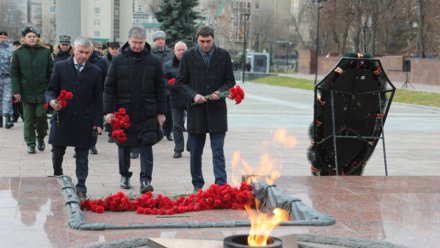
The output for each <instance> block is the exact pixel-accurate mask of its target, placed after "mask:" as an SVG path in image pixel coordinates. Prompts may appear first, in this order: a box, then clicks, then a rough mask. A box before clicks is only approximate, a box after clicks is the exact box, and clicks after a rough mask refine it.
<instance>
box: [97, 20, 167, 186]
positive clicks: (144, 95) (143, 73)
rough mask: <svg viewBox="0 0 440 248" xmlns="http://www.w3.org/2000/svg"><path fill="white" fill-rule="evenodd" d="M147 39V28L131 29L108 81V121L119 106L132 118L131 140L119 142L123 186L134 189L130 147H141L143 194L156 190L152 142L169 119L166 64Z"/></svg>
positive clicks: (129, 137)
mask: <svg viewBox="0 0 440 248" xmlns="http://www.w3.org/2000/svg"><path fill="white" fill-rule="evenodd" d="M145 40H146V31H145V28H143V27H141V26H133V27H132V28H131V29H130V30H129V32H128V42H127V43H125V45H123V46H122V49H121V53H120V54H119V55H117V56H116V57H114V58H113V60H112V63H111V64H110V68H109V70H108V73H107V77H106V80H105V84H104V113H105V114H106V116H105V119H106V122H107V123H110V122H111V120H112V118H113V113H114V112H115V111H117V110H118V109H119V108H125V109H126V111H127V114H128V116H129V117H130V124H131V126H130V128H128V129H126V130H124V132H125V133H126V135H127V141H125V142H122V143H118V158H119V174H120V175H121V182H120V187H121V188H123V189H130V188H131V183H130V178H131V176H132V174H133V173H132V172H131V171H130V148H133V147H139V150H140V155H141V156H140V160H141V161H140V162H141V173H140V175H139V180H140V184H141V186H140V192H141V194H143V193H145V192H148V191H153V186H152V185H151V180H152V174H153V149H152V145H154V144H155V143H156V142H157V141H158V140H159V138H162V137H163V134H161V135H159V136H161V137H159V138H158V132H157V131H158V130H160V129H159V128H160V127H162V125H163V123H164V122H165V115H164V114H165V111H166V95H165V85H164V83H163V73H162V64H161V62H160V60H159V58H158V57H156V56H155V55H153V54H152V53H151V47H150V45H149V44H148V43H147V42H145Z"/></svg>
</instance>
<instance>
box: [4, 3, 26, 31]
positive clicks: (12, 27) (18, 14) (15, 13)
mask: <svg viewBox="0 0 440 248" xmlns="http://www.w3.org/2000/svg"><path fill="white" fill-rule="evenodd" d="M23 21H24V14H23V11H22V10H20V9H19V8H17V6H16V5H15V3H14V2H13V1H4V0H0V28H2V29H5V30H6V31H7V32H8V34H9V38H11V39H19V38H20V33H21V29H22V28H23V24H22V23H23Z"/></svg>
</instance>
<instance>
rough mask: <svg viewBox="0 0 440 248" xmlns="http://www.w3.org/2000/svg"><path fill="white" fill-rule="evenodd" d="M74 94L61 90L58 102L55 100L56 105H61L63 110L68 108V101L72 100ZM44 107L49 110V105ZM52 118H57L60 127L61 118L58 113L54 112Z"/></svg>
mask: <svg viewBox="0 0 440 248" xmlns="http://www.w3.org/2000/svg"><path fill="white" fill-rule="evenodd" d="M72 98H73V93H72V92H70V91H67V90H61V92H60V94H59V95H58V98H57V100H55V103H56V104H59V105H60V106H61V108H65V107H67V103H68V101H70V100H72ZM43 107H44V108H45V109H47V108H49V106H48V104H44V105H43ZM52 118H55V120H56V122H57V126H60V116H59V114H58V111H54V112H53V114H52Z"/></svg>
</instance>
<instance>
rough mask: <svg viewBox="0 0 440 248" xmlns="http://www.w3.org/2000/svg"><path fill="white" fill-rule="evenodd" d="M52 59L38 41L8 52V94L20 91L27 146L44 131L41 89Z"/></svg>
mask: <svg viewBox="0 0 440 248" xmlns="http://www.w3.org/2000/svg"><path fill="white" fill-rule="evenodd" d="M52 66H53V60H52V57H51V54H50V50H49V49H47V48H44V47H42V46H41V45H39V44H36V45H35V46H33V47H31V46H28V45H26V44H23V45H22V46H21V47H20V48H18V49H17V50H15V51H14V52H13V54H12V63H11V81H12V94H14V95H15V94H20V95H21V101H22V103H23V116H24V140H25V142H26V144H27V145H28V146H29V147H35V144H36V142H35V141H36V134H35V130H36V131H37V135H38V141H39V142H42V141H43V140H44V137H45V136H46V135H47V129H48V125H47V116H46V113H47V110H46V109H45V108H44V107H43V104H45V91H46V88H47V85H48V84H49V79H50V76H51V73H52Z"/></svg>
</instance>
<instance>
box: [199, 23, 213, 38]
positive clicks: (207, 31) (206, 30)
mask: <svg viewBox="0 0 440 248" xmlns="http://www.w3.org/2000/svg"><path fill="white" fill-rule="evenodd" d="M210 35H211V36H212V38H214V29H212V28H210V27H208V26H201V27H200V28H198V29H197V33H196V38H198V37H199V36H203V37H208V36H210Z"/></svg>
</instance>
